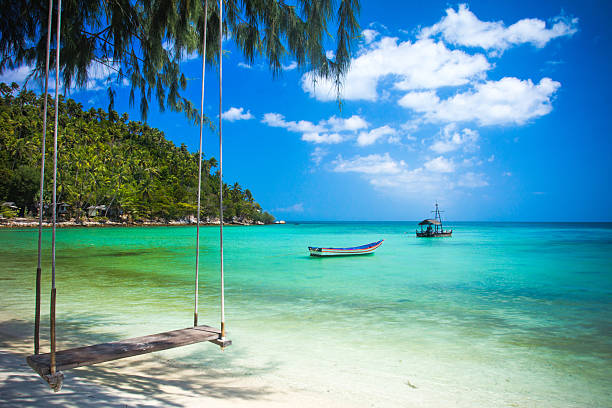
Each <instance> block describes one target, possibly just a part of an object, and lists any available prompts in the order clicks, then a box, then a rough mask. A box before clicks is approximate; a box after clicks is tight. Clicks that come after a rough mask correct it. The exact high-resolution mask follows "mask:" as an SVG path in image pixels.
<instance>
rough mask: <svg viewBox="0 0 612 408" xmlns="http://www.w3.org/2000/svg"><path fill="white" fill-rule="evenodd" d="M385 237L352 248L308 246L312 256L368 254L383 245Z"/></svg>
mask: <svg viewBox="0 0 612 408" xmlns="http://www.w3.org/2000/svg"><path fill="white" fill-rule="evenodd" d="M383 241H384V239H381V240H380V241H378V242H371V243H369V244H365V245H360V246H356V247H351V248H323V247H308V250H309V251H310V256H350V255H367V254H372V253H374V251H375V250H376V248H378V247H379V246H381V245H382V242H383Z"/></svg>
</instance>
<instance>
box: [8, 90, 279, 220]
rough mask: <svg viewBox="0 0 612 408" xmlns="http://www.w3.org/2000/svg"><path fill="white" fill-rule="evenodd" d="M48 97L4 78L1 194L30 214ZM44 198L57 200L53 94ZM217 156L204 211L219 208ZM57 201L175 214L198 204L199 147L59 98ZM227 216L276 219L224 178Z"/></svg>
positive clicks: (120, 211)
mask: <svg viewBox="0 0 612 408" xmlns="http://www.w3.org/2000/svg"><path fill="white" fill-rule="evenodd" d="M43 102H44V100H43V97H42V96H38V95H36V94H35V93H34V92H32V91H27V90H21V91H20V90H19V87H18V86H17V84H12V85H11V86H9V85H6V84H0V202H3V201H10V202H15V203H16V205H17V206H18V207H20V210H21V213H22V214H27V213H30V214H36V213H37V209H36V208H37V204H36V203H37V201H38V197H39V180H40V159H41V141H42V119H43V118H42V116H43V115H42V111H43V109H42V106H43ZM48 108H49V113H48V115H49V116H48V119H47V139H46V154H45V160H46V163H45V191H44V200H45V202H46V203H47V204H50V203H51V196H52V174H53V117H54V114H55V112H54V101H53V100H52V99H51V98H50V97H49V99H48ZM216 167H217V161H216V160H215V159H214V158H212V157H211V158H210V159H207V160H203V164H202V174H203V180H202V199H201V216H202V217H203V219H205V218H206V217H209V218H218V216H219V175H218V172H217V171H215V168H216ZM57 170H58V173H57V174H58V179H57V182H58V184H57V186H58V187H57V201H58V203H59V202H65V203H68V204H69V205H70V206H69V207H68V211H69V213H68V214H67V216H69V217H76V218H77V219H78V218H83V217H85V216H87V208H89V207H91V206H100V205H103V206H106V210H105V211H102V213H100V214H98V216H104V217H108V218H111V219H112V218H116V219H119V218H122V219H124V220H131V221H138V220H158V221H169V220H176V219H182V218H185V217H188V216H191V215H193V216H195V214H196V212H197V204H196V203H197V186H198V180H197V176H198V154H197V153H190V152H189V151H188V150H187V147H186V146H185V145H184V144H181V146H179V147H177V146H175V145H174V144H173V143H172V142H171V141H169V140H167V139H166V138H165V137H164V133H163V132H161V131H160V130H158V129H155V128H152V127H150V126H148V125H147V124H146V123H142V122H136V121H130V120H129V119H128V115H127V114H123V115H121V116H120V115H119V114H118V113H117V112H115V111H113V110H111V111H110V112H106V111H104V110H102V109H94V108H92V109H90V110H88V111H85V110H83V106H82V105H81V104H80V103H77V102H75V101H74V100H72V99H67V100H66V99H64V98H63V97H62V96H60V101H59V140H58V169H57ZM223 188H224V191H223V198H224V214H223V215H224V219H225V220H226V221H232V220H235V219H236V218H238V219H242V220H250V221H262V222H265V223H270V222H273V221H274V217H273V216H272V215H270V214H269V213H267V212H263V211H262V210H261V207H260V205H259V204H257V203H256V202H255V201H254V199H253V195H252V193H251V192H250V191H249V190H248V189H243V188H242V187H241V186H240V185H239V184H238V183H235V184H234V185H233V186H228V185H227V184H224V187H223Z"/></svg>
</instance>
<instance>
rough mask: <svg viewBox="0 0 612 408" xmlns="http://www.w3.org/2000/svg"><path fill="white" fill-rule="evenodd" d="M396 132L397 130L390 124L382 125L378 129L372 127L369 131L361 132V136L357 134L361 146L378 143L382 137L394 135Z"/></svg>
mask: <svg viewBox="0 0 612 408" xmlns="http://www.w3.org/2000/svg"><path fill="white" fill-rule="evenodd" d="M396 133H397V131H396V130H395V129H393V128H392V127H390V126H388V125H385V126H381V127H378V128H376V129H372V130H370V131H369V132H361V133H359V136H357V144H358V145H359V146H369V145H371V144H374V143H376V141H377V140H378V139H380V138H381V137H384V136H393V135H395V134H396Z"/></svg>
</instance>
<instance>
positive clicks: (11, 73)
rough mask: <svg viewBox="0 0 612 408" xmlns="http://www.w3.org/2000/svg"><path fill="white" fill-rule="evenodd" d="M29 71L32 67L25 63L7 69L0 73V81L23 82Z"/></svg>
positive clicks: (8, 82)
mask: <svg viewBox="0 0 612 408" xmlns="http://www.w3.org/2000/svg"><path fill="white" fill-rule="evenodd" d="M31 72H32V68H30V67H28V66H27V65H22V66H20V67H18V68H15V69H9V70H6V71H4V72H3V73H2V75H0V82H5V83H7V84H10V83H12V82H16V83H18V84H23V83H24V82H25V80H26V79H27V77H28V75H30V73H31Z"/></svg>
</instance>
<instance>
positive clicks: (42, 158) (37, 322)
mask: <svg viewBox="0 0 612 408" xmlns="http://www.w3.org/2000/svg"><path fill="white" fill-rule="evenodd" d="M52 18H53V0H49V16H48V23H47V57H46V60H45V94H44V96H45V100H44V101H43V106H44V108H43V132H42V143H41V148H40V197H39V201H38V262H37V266H36V311H35V313H34V354H38V353H40V281H41V275H42V272H41V258H42V257H41V252H42V223H43V194H44V190H43V188H44V186H45V147H46V145H47V94H48V93H49V49H50V48H51V20H52ZM56 87H57V86H56Z"/></svg>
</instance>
